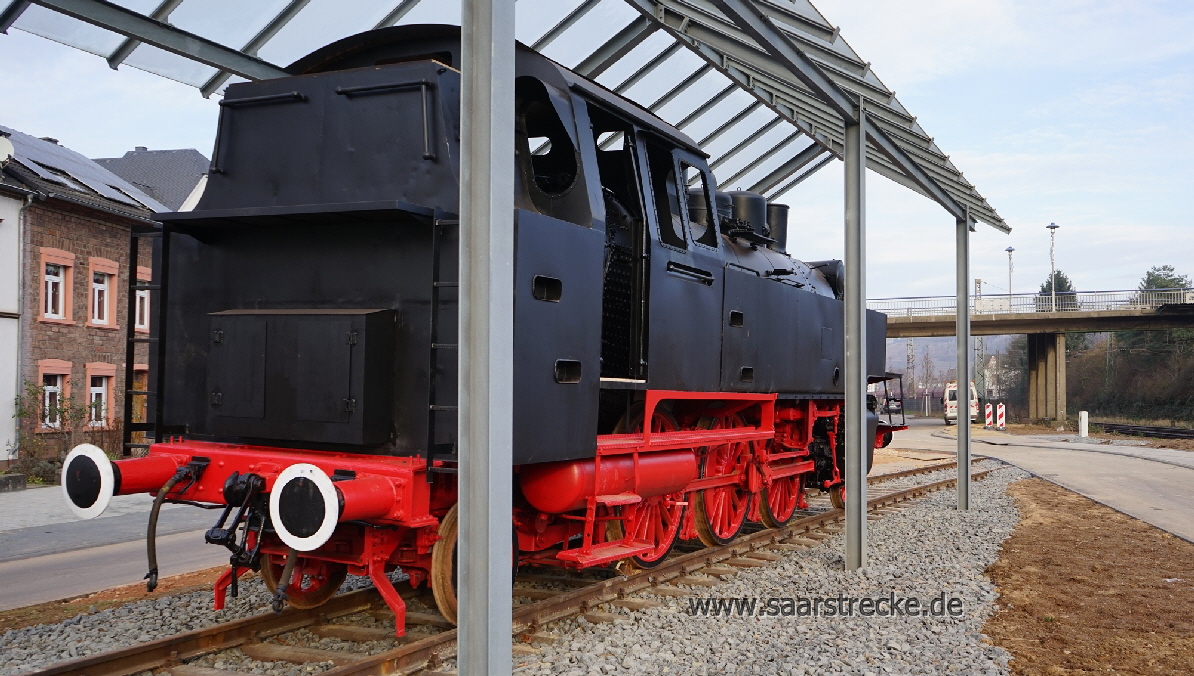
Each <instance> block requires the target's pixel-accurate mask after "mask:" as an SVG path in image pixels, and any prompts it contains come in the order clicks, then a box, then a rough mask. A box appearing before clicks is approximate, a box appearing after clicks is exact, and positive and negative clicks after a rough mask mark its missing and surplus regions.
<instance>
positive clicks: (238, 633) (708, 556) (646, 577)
mask: <svg viewBox="0 0 1194 676" xmlns="http://www.w3.org/2000/svg"><path fill="white" fill-rule="evenodd" d="M987 459H989V458H986V457H985V456H975V457H974V458H973V462H974V463H978V462H980V461H982V460H987ZM956 466H957V463H956V462H945V463H936V464H932V465H925V466H924V467H916V468H913V469H907V470H901V471H898V472H889V473H887V474H876V475H874V476H871V477H868V481H867V483H868V484H880V483H883V482H886V481H891V480H893V479H902V478H906V477H910V476H916V475H919V474H928V473H931V472H936V471H939V470H945V469H952V468H954V467H956ZM993 469H998V468H993ZM993 469H988V470H981V471H979V472H976V473H974V476H975V477H979V476H982V475H985V474H987V473H988V472H991V471H993ZM954 481H955V480H953V479H949V480H946V481H944V482H936V483H932V484H925V485H923V486H915V487H912V488H909V489H905V490H901V491H896V492H894V493H888V494H885V495H881V496H878V497H875V498H873V499H871V500H870V501H869V502H868V508H870V509H875V508H877V507H881V506H884V505H887V504H891V503H892V502H896V501H899V500H905V499H908V498H909V497H912V496H915V495H919V494H920V493H922V492H927V491H930V490H939V489H941V488H948V487H949V486H952V485H953V482H954ZM843 515H844V512H843V511H842V510H830V511H827V512H823V513H820V514H814V515H810V516H805V517H800V518H799V519H797V520H796V521H793V522H792V523H791V524H789V525H787V526H785V527H784V528H780V529H763V530H760V531H758V532H755V533H751V534H749V535H743V536H740V537H739V538H738V539H737V540H735V541H734V542H732V543H730V544H728V545H724V546H722V547H713V548H703V549H699V550H697V551H695V552H691V553H688V554H683V555H680V556H677V557H675V558H673V559H669V560H667V561H665V562H664V563H663V564H661V565H660V566H658V567H656V568H653V569H651V570H649V571H644V573H642V574H639V575H633V576H630V577H626V576H619V577H614V578H609V579H607V580H603V581H600V582H598V583H596V584H593V585H589V586H585V587H581V588H578V589H576V590H574V591H571V592H564V593H562V594H560V595H559V596H556V597H553V598H550V599H547V600H544V601H539V602H537V603H533V604H528V605H525V606H520V607H518V608H517V609H515V611H514V613H513V629H514V635H516V636H517V635H519V634H526V633H533V631H534V630H535V629H536V628H537V627H540V626H542V625H544V624H547V623H549V622H552V621H554V620H557V619H560V618H561V617H566V616H568V615H571V614H575V613H576V612H583V611H586V610H588V609H589V608H591V607H593V606H596V605H599V604H601V603H605V602H607V601H610V600H614V599H617V598H620V597H623V596H626V595H627V594H632V593H634V592H636V591H641V590H642V589H645V588H647V587H652V586H656V585H658V584H660V583H661V582H664V581H666V580H671V579H673V578H675V577H678V576H681V575H687V574H689V573H691V572H694V571H697V570H700V569H701V568H704V567H706V566H709V565H710V564H711V563H713V562H714V561H722V560H725V559H727V558H733V557H736V556H740V555H741V554H743V553H745V552H747V551H751V550H754V549H759V548H761V547H766V546H767V545H769V544H772V543H774V542H776V541H778V540H781V539H784V538H788V537H792V536H794V535H799V534H800V533H802V532H806V531H809V530H812V529H815V528H819V527H821V526H825V525H827V524H830V523H834V522H836V521H840V520H841V519H842V517H843ZM383 605H384V604H383V603H382V600H381V596H380V595H379V594H378V593H377V591H376V590H374V589H362V590H358V591H354V592H349V593H347V594H343V595H340V596H335V597H333V598H332V599H331V600H330V601H328V602H327V603H325V604H324V605H322V606H319V607H316V608H310V609H306V610H299V609H295V608H287V609H286V610H284V611H283V612H282V613H281V614H278V615H275V614H274V613H265V614H262V615H254V616H252V617H246V618H242V619H239V620H233V621H231V622H225V623H223V624H218V625H213V626H210V627H205V628H203V629H196V630H194V631H189V632H185V633H182V634H176V635H174V636H167V637H164V638H160V639H157V640H155V641H150V642H147V643H141V644H138V645H134V646H129V647H127V648H120V649H118V650H113V651H110V652H105V653H97V654H94V655H89V656H86V657H81V658H78V659H74V660H70V661H68V662H60V663H58V664H54V665H51V666H49V667H46V668H45V669H42V670H39V671H35V672H31V673H30V674H29V676H56V675H58V674H81V673H82V674H87V675H88V676H125V675H127V674H135V673H138V672H141V671H147V670H151V669H160V668H165V669H168V668H169V667H171V666H177V665H179V664H181V662H182V660H185V659H191V658H194V657H199V656H201V655H205V654H210V653H214V652H219V651H221V650H228V649H230V648H236V647H238V646H241V645H244V644H246V643H253V642H256V641H259V640H260V639H262V638H268V637H270V636H276V635H278V634H283V633H286V632H289V631H294V630H296V629H302V628H304V627H309V626H311V625H314V624H322V623H326V621H327V619H329V618H333V617H342V616H345V615H352V614H355V613H360V612H366V611H370V610H374V609H380V608H381V607H382V606H383ZM455 640H456V630H455V629H451V630H448V631H445V632H442V633H440V634H435V635H433V636H428V637H427V638H424V639H420V640H418V641H414V642H411V643H408V644H405V645H402V646H399V647H398V648H395V649H393V650H390V651H387V652H384V653H379V654H378V655H374V656H372V657H369V658H366V659H365V660H363V661H361V662H359V663H356V664H352V665H347V666H343V667H337V668H333V669H331V670H329V671H326V672H323V673H324V674H325V676H329V675H330V676H359V675H364V674H376V675H377V676H381V675H383V674H402V673H410V672H413V671H418V670H422V669H426V668H433V667H434V666H435V665H436V664H438V662H439V661H441V660H443V659H448V656H447V655H442V656H439V657H437V656H436V655H437V654H439V653H443V652H445V651H446V649H447V648H449V647H450V646H452V645H453V644H454V643H455ZM429 665H430V666H429Z"/></svg>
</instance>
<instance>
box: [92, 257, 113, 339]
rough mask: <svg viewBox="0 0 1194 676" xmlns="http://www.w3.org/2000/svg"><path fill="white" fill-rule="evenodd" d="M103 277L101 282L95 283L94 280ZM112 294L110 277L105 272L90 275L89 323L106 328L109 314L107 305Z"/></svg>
mask: <svg viewBox="0 0 1194 676" xmlns="http://www.w3.org/2000/svg"><path fill="white" fill-rule="evenodd" d="M98 277H103V278H104V281H103V282H98V281H96V278H98ZM111 292H112V275H109V274H108V273H106V272H94V271H93V272H92V273H91V323H92V324H100V325H102V326H107V325H108V324H109V320H110V319H111V317H109V315H110V314H111V313H110V312H109V311H108V309H109V308H108V304H109V302H110V300H111Z"/></svg>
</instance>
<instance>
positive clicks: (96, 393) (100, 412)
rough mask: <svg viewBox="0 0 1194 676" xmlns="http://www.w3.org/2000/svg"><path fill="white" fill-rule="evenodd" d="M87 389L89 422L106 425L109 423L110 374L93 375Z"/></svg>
mask: <svg viewBox="0 0 1194 676" xmlns="http://www.w3.org/2000/svg"><path fill="white" fill-rule="evenodd" d="M89 380H90V388H89V389H88V391H87V424H88V425H90V426H92V427H106V426H107V424H108V383H109V381H110V378H109V377H108V376H91V378H90V379H89Z"/></svg>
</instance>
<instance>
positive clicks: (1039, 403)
mask: <svg viewBox="0 0 1194 676" xmlns="http://www.w3.org/2000/svg"><path fill="white" fill-rule="evenodd" d="M970 301H971V302H970V333H971V335H974V336H1001V335H1008V334H1019V333H1023V334H1027V336H1028V417H1029V418H1032V419H1051V420H1065V407H1066V400H1065V387H1066V380H1065V334H1067V333H1092V332H1100V331H1161V330H1165V329H1179V328H1194V289H1133V290H1130V291H1082V292H1063V293H1058V294H1057V296H1056V297H1054V296H1052V295H1045V294H1036V293H1032V294H999V295H983V296H972V297H971V298H970ZM957 307H958V306H957V300H956V298H955V297H954V296H921V297H909V298H880V299H874V300H868V301H867V308H868V309H871V310H877V311H879V312H883V313H885V314H886V315H887V337H888V338H911V337H939V336H952V335H955V334H956V327H957Z"/></svg>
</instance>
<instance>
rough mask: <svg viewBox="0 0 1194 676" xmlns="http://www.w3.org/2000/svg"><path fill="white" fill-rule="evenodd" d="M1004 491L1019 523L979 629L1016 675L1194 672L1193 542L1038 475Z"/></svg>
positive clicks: (997, 568)
mask: <svg viewBox="0 0 1194 676" xmlns="http://www.w3.org/2000/svg"><path fill="white" fill-rule="evenodd" d="M1008 493H1009V494H1011V495H1012V496H1013V497H1014V498H1015V499H1016V503H1017V506H1018V507H1019V509H1020V512H1021V515H1022V518H1021V521H1020V524H1019V525H1018V526H1017V527H1016V530H1015V532H1014V533H1013V534H1012V536H1011V537H1010V538H1008V539H1007V541H1005V542H1004V543H1003V554H1002V556H1000V558H999V560H998V561H997V562H995V564H993V565H992V566H991V568H990V569H988V571H987V574H988V575H989V576H990V577H991V579H992V580H994V582H995V584H996V585H998V587H999V592H1000V600H999V610H998V611H997V612H996V613H995V615H993V616H992V617H991V619H990V620H988V621H987V624H986V627H985V629H984V633H985V634H986V635H988V636H990V637H991V640H992V642H993V643H995V644H996V645H1000V646H1002V647H1004V648H1006V649H1007V650H1008V651H1009V652H1011V653H1012V655H1013V656H1014V658H1015V659H1014V661H1013V662H1012V670H1013V673H1015V674H1017V675H1021V674H1022V675H1025V676H1037V675H1049V676H1054V675H1067V676H1068V675H1075V676H1076V675H1078V674H1094V673H1100V674H1107V673H1115V674H1141V675H1143V674H1148V675H1150V676H1153V675H1157V674H1173V675H1178V674H1181V675H1184V676H1187V675H1189V674H1194V616H1192V615H1191V611H1192V610H1194V543H1190V542H1186V541H1185V540H1181V539H1179V538H1176V537H1174V536H1172V535H1170V534H1169V533H1166V532H1164V531H1162V530H1160V529H1158V528H1154V527H1153V526H1150V525H1148V524H1146V523H1144V522H1142V521H1138V520H1136V519H1134V518H1132V517H1129V516H1126V515H1124V514H1121V513H1119V512H1117V511H1115V510H1113V509H1111V508H1109V507H1104V506H1103V505H1100V504H1098V503H1096V502H1094V501H1092V500H1089V499H1087V498H1085V497H1082V496H1081V495H1078V494H1076V493H1073V492H1071V491H1068V490H1066V489H1064V488H1061V487H1059V486H1056V485H1054V484H1052V483H1049V482H1047V481H1045V480H1043V479H1029V480H1026V481H1021V482H1018V483H1015V484H1012V485H1011V486H1010V487H1009V488H1008Z"/></svg>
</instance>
